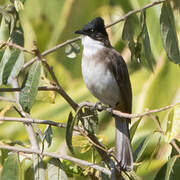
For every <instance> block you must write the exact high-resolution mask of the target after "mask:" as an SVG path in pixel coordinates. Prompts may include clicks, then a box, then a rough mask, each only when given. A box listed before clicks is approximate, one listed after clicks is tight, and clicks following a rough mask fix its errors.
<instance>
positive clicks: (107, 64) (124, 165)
mask: <svg viewBox="0 0 180 180" xmlns="http://www.w3.org/2000/svg"><path fill="white" fill-rule="evenodd" d="M75 33H76V34H80V35H81V41H82V45H83V52H82V62H81V69H82V76H83V80H84V83H85V85H86V86H87V88H88V89H89V91H90V92H91V93H92V94H93V95H94V96H95V97H96V98H97V99H98V100H99V101H100V102H101V103H103V104H105V105H108V106H109V107H111V108H113V109H115V110H119V111H122V112H125V113H131V112H132V88H131V82H130V78H129V73H128V69H127V65H126V63H125V61H124V59H123V57H122V56H121V54H120V53H119V52H118V51H117V50H115V48H113V47H112V45H111V43H110V40H109V37H108V33H107V31H106V27H105V24H104V20H103V19H102V18H101V17H96V18H94V19H93V20H92V21H90V22H89V23H88V24H86V25H85V26H84V27H83V28H82V29H81V30H77V31H75ZM114 118H115V129H116V130H115V131H116V143H115V151H116V155H115V157H116V160H117V165H118V167H120V169H121V170H124V171H131V170H132V169H133V154H132V147H131V142H130V134H129V123H130V119H128V118H123V117H118V116H114Z"/></svg>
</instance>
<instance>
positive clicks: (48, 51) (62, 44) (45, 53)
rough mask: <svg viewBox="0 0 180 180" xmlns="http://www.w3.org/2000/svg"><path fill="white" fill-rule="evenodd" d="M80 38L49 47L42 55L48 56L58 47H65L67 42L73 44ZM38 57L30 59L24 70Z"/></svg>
mask: <svg viewBox="0 0 180 180" xmlns="http://www.w3.org/2000/svg"><path fill="white" fill-rule="evenodd" d="M80 39H81V37H76V38H73V39H70V40H67V41H65V42H63V43H61V44H58V45H56V46H54V47H52V48H51V49H48V50H46V51H44V52H43V53H41V55H42V56H46V55H48V54H50V53H52V52H54V51H56V50H57V49H59V48H61V47H64V46H66V45H67V44H71V43H73V42H76V41H78V40H80ZM37 59H38V57H35V58H33V59H31V60H30V61H28V62H27V63H26V64H24V65H23V67H22V70H24V69H25V68H27V67H28V66H30V65H31V64H33V63H34V62H35V61H36V60H37Z"/></svg>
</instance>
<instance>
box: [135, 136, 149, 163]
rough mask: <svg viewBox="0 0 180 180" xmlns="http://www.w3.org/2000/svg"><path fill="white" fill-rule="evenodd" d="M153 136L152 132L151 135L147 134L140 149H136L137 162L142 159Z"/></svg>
mask: <svg viewBox="0 0 180 180" xmlns="http://www.w3.org/2000/svg"><path fill="white" fill-rule="evenodd" d="M151 138H152V134H150V135H149V136H147V137H146V138H145V139H144V140H143V141H142V143H141V144H140V146H139V147H140V148H139V147H138V149H137V150H136V152H137V158H136V162H138V161H140V159H141V157H142V155H143V153H144V151H145V149H146V147H147V145H148V144H149V142H150V140H151Z"/></svg>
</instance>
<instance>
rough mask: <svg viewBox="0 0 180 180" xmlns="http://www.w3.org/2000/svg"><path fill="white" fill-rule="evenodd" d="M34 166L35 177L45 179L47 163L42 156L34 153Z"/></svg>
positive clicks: (39, 179)
mask: <svg viewBox="0 0 180 180" xmlns="http://www.w3.org/2000/svg"><path fill="white" fill-rule="evenodd" d="M33 166H34V179H38V180H44V179H45V164H44V162H43V161H42V158H41V157H40V156H39V155H37V154H33Z"/></svg>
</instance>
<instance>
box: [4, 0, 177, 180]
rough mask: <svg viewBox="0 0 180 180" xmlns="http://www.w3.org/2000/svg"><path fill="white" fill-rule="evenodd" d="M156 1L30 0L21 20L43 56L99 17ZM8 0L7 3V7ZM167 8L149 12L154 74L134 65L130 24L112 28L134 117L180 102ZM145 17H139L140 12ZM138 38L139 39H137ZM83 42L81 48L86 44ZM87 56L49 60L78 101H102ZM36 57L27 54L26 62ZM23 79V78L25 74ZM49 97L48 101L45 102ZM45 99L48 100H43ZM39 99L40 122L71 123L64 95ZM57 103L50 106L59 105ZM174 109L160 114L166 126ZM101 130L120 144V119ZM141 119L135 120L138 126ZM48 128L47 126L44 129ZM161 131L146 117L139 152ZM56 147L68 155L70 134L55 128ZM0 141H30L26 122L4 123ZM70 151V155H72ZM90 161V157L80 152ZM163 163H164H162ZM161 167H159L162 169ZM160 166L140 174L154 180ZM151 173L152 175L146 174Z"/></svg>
mask: <svg viewBox="0 0 180 180" xmlns="http://www.w3.org/2000/svg"><path fill="white" fill-rule="evenodd" d="M150 2H153V1H151V0H143V1H142V0H133V1H132V0H131V1H130V0H129V1H127V0H101V1H97V0H91V1H90V0H89V1H87V0H86V1H85V0H51V1H50V0H26V2H25V4H24V11H21V12H20V19H21V23H22V26H23V29H24V35H25V48H27V49H31V48H32V42H33V41H34V40H35V41H36V42H37V44H38V47H39V49H40V51H41V52H43V51H45V50H47V49H48V48H51V47H53V46H55V45H57V44H60V43H62V42H64V41H66V40H68V39H71V38H74V37H76V35H75V34H74V31H75V30H77V29H80V28H82V26H83V25H85V24H86V23H88V22H89V21H91V20H92V19H93V18H95V17H97V16H101V17H102V18H104V21H105V24H106V25H108V24H110V23H112V22H114V21H116V20H118V19H119V18H121V17H122V16H123V15H124V14H125V13H127V12H129V11H131V10H133V9H138V8H140V7H143V6H144V5H146V4H147V3H150ZM5 3H7V0H1V1H0V4H1V5H4V4H5ZM160 10H161V5H157V6H155V7H152V8H149V9H148V10H147V12H146V13H147V14H146V18H147V19H146V22H147V28H148V32H149V36H150V42H151V49H152V53H153V55H154V59H155V63H154V71H153V72H152V71H151V70H150V68H148V66H147V65H146V64H145V63H138V62H137V61H133V62H132V61H131V53H130V51H129V48H128V45H127V42H126V41H123V40H122V30H123V26H124V21H123V22H120V23H118V24H116V25H114V26H112V27H110V28H108V29H107V30H108V33H109V37H110V41H111V43H112V45H113V46H114V47H115V48H116V49H117V50H118V51H119V52H120V53H121V54H122V56H123V57H124V59H125V61H126V63H127V65H128V69H129V72H130V78H131V83H132V89H133V113H140V112H144V111H145V110H148V109H155V108H160V107H162V106H166V105H169V104H175V103H177V102H180V69H179V66H178V65H176V64H174V63H172V62H170V61H169V60H168V59H167V56H166V53H165V51H164V49H163V45H162V40H161V36H160V23H159V16H160ZM174 13H175V21H176V30H177V34H178V38H179V39H180V21H179V12H178V11H175V12H174ZM137 16H138V17H139V14H137ZM138 26H139V25H138V23H137V24H136V25H135V27H136V28H135V29H134V30H135V36H137V34H138V33H139V32H140V27H138ZM135 38H136V37H135ZM77 44H78V45H79V46H80V48H81V53H82V46H81V43H80V42H77ZM81 53H80V54H78V55H77V56H76V57H75V58H73V59H72V58H68V57H67V56H66V53H65V48H61V49H59V50H57V51H56V52H54V53H52V54H50V55H48V56H47V57H46V59H47V61H48V62H49V64H50V65H51V66H53V68H54V71H55V74H56V76H57V78H58V80H59V82H60V84H61V85H62V86H63V88H64V89H65V90H66V91H67V93H68V94H69V95H70V96H71V98H72V99H73V100H74V101H75V102H77V103H80V102H83V101H90V102H96V101H97V100H96V99H95V98H94V97H93V96H92V95H91V94H90V92H89V91H88V90H87V88H86V87H85V85H84V83H83V79H82V76H81ZM31 58H32V57H31V56H29V55H27V54H26V61H29V60H30V59H31ZM22 75H23V74H22ZM3 95H4V96H7V97H13V94H11V93H4V94H3ZM45 96H46V97H47V98H45ZM42 97H43V98H45V100H44V101H42ZM39 99H41V101H40V100H37V102H36V103H35V105H34V106H33V108H32V111H31V116H32V117H34V118H39V119H49V120H53V121H57V122H67V118H68V114H69V112H70V111H71V110H72V109H71V107H70V106H69V105H68V104H67V102H65V100H64V99H63V98H62V97H60V96H59V95H57V96H56V98H55V99H54V94H53V93H52V94H51V93H46V94H44V95H42V94H41V95H39ZM53 101H54V103H50V102H53ZM5 106H8V102H0V108H3V107H5ZM168 113H169V111H163V112H161V113H158V114H157V115H158V118H159V121H160V122H161V123H162V124H161V126H162V128H166V124H167V117H168ZM99 115H100V116H99V117H100V122H99V129H98V131H97V134H99V135H101V136H102V137H103V139H104V143H105V144H107V146H108V147H111V146H114V121H113V120H112V119H111V117H110V115H109V114H108V113H104V112H102V113H100V114H99ZM7 116H17V114H16V113H15V111H13V110H11V111H9V112H8V114H7ZM136 120H137V119H132V123H131V124H133V123H134V122H135V121H136ZM41 128H42V129H43V128H44V126H42V127H41ZM156 129H157V127H156V125H155V123H154V121H153V119H152V118H151V117H146V118H143V120H142V121H141V123H140V124H139V126H138V129H137V131H136V133H135V136H134V138H133V140H132V145H133V150H134V151H135V150H136V149H137V147H138V146H139V145H140V143H141V142H142V141H143V140H144V138H146V137H148V135H152V133H153V132H154V131H155V130H156ZM53 136H54V138H53V143H52V145H51V147H50V148H47V150H48V151H59V152H63V153H65V151H64V148H66V145H65V130H64V129H59V128H53ZM155 136H156V135H154V136H153V137H154V138H152V142H151V143H149V148H148V147H147V150H146V151H145V153H144V155H143V158H142V159H144V160H146V159H148V158H149V157H150V156H151V155H152V154H153V152H154V147H155V146H156V145H157V144H156V143H157V141H158V138H156V137H155ZM0 139H3V140H4V141H5V140H8V141H9V140H11V141H15V140H16V141H23V142H26V141H27V142H28V138H27V133H26V131H25V128H24V126H23V124H20V123H6V122H3V123H1V124H0ZM67 153H68V152H67ZM77 157H81V158H83V159H86V160H87V157H89V158H90V153H89V152H86V153H84V154H77ZM162 164H163V163H162ZM162 164H160V165H159V166H162ZM157 166H158V165H157V164H156V165H154V166H150V165H148V167H149V170H148V169H147V166H145V165H144V168H143V167H140V168H139V170H137V173H138V175H140V176H142V177H146V178H147V179H151V178H152V175H153V173H154V172H155V171H156V169H157ZM144 169H146V171H145V170H144Z"/></svg>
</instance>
